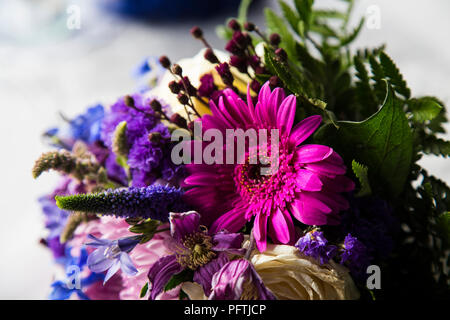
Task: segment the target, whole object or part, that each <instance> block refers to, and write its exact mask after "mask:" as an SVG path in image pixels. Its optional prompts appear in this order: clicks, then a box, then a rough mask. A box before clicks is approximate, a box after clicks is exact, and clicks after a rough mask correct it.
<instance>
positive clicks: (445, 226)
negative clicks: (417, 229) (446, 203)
mask: <svg viewBox="0 0 450 320" xmlns="http://www.w3.org/2000/svg"><path fill="white" fill-rule="evenodd" d="M437 226H438V230H439V231H440V233H441V234H442V236H443V238H444V240H445V242H446V247H447V248H448V247H450V212H444V213H442V214H441V215H440V216H439V217H438V218H437Z"/></svg>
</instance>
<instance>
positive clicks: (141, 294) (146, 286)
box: [139, 282, 148, 299]
mask: <svg viewBox="0 0 450 320" xmlns="http://www.w3.org/2000/svg"><path fill="white" fill-rule="evenodd" d="M147 291H148V282H147V283H146V284H145V285H144V286H143V287H142V289H141V293H140V294H139V298H141V299H142V298H143V297H145V295H146V294H147Z"/></svg>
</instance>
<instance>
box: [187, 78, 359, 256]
mask: <svg viewBox="0 0 450 320" xmlns="http://www.w3.org/2000/svg"><path fill="white" fill-rule="evenodd" d="M210 107H211V111H212V115H205V116H203V117H202V118H201V121H202V127H203V130H208V129H218V130H220V131H221V132H222V133H223V135H224V136H225V132H226V129H239V128H240V129H243V130H247V129H250V128H253V129H255V130H258V129H267V130H271V129H278V130H279V158H278V159H279V160H278V164H279V165H278V170H276V171H274V172H273V174H271V175H260V174H258V172H259V171H258V170H255V169H257V168H258V164H257V165H254V164H250V162H249V161H248V160H249V159H250V157H251V155H252V154H253V155H254V152H255V150H248V149H247V150H246V157H247V158H246V159H247V161H245V162H244V163H241V164H234V165H233V164H212V165H207V164H191V165H188V166H187V167H188V170H189V173H190V175H189V176H188V177H187V178H186V179H185V184H186V186H187V187H192V188H191V189H189V190H188V191H187V192H186V194H185V197H186V200H187V201H188V202H190V203H191V204H192V205H194V206H195V207H197V209H198V211H199V212H201V213H202V219H203V221H202V223H203V224H205V225H208V226H211V229H212V230H211V231H213V232H214V231H217V230H221V229H225V230H227V231H229V232H237V231H239V230H240V229H241V228H242V227H243V226H244V225H245V224H246V222H248V221H250V220H251V219H252V218H254V227H253V235H254V237H255V239H256V243H257V247H258V249H259V250H260V251H264V250H265V249H266V243H267V237H268V236H269V237H270V238H271V239H272V241H273V242H274V243H282V244H290V245H293V244H294V242H295V240H297V239H296V234H295V229H294V223H293V220H292V217H294V218H295V219H297V220H299V221H300V222H302V223H304V224H307V225H326V224H338V223H339V215H338V213H339V211H341V210H345V209H347V208H348V202H347V200H346V199H345V198H344V197H343V196H342V195H341V193H342V192H347V191H351V190H352V189H353V188H354V183H353V182H352V181H351V180H350V179H349V178H347V177H345V176H344V174H345V172H346V167H345V165H344V162H343V160H342V158H341V157H340V156H339V155H338V154H337V153H336V152H335V151H333V149H332V148H330V147H327V146H323V145H317V144H302V143H303V142H304V141H305V140H306V139H307V138H308V137H309V136H310V135H311V134H312V133H313V132H314V131H315V130H316V129H317V128H318V127H319V125H320V122H321V117H320V116H312V117H309V118H306V119H304V120H303V121H301V122H300V123H298V124H297V125H295V126H294V127H293V123H294V117H295V111H296V98H295V96H294V95H290V96H288V97H285V93H284V91H283V89H281V88H276V89H274V90H273V91H271V90H270V87H269V84H268V83H266V84H265V85H264V86H263V87H262V88H261V91H260V93H259V95H258V102H257V103H256V106H254V105H253V102H252V99H251V97H250V92H249V91H248V93H247V104H246V103H245V102H244V101H243V100H242V99H241V98H240V97H239V96H238V95H237V94H236V93H235V92H234V91H232V90H230V89H225V90H224V91H223V96H222V97H221V98H220V99H219V103H218V105H216V104H215V103H214V102H212V101H211V102H210ZM224 148H225V149H226V146H224ZM268 149H270V145H269V148H268ZM256 152H259V151H258V150H256Z"/></svg>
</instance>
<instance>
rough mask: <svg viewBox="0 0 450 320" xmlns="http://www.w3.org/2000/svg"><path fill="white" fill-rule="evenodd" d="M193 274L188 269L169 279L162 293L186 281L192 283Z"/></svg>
mask: <svg viewBox="0 0 450 320" xmlns="http://www.w3.org/2000/svg"><path fill="white" fill-rule="evenodd" d="M193 277H194V272H193V271H192V270H190V269H185V270H183V271H181V272H180V273H177V274H175V275H173V276H172V278H170V280H169V281H168V282H167V284H166V285H165V286H164V291H169V290H172V289H173V288H175V287H176V286H178V285H179V284H181V283H183V282H187V281H192V278H193Z"/></svg>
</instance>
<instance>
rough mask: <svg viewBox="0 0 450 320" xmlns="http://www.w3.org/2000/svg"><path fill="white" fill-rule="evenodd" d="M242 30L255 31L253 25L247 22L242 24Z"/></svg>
mask: <svg viewBox="0 0 450 320" xmlns="http://www.w3.org/2000/svg"><path fill="white" fill-rule="evenodd" d="M244 29H245V30H247V31H253V30H255V25H254V24H253V23H251V22H248V21H247V22H246V23H244Z"/></svg>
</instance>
